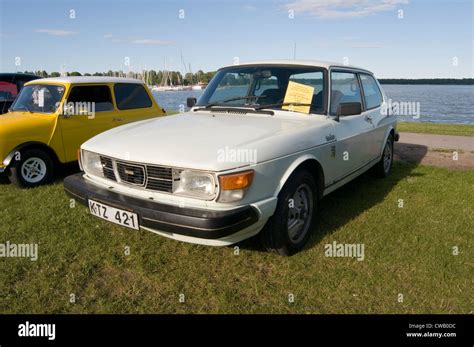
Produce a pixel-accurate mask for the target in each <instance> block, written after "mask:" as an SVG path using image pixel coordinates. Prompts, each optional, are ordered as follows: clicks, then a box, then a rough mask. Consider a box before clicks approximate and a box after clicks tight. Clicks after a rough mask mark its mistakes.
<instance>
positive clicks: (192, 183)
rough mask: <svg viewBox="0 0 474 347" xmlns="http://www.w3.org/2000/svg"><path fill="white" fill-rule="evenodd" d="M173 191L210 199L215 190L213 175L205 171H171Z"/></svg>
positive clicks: (178, 193)
mask: <svg viewBox="0 0 474 347" xmlns="http://www.w3.org/2000/svg"><path fill="white" fill-rule="evenodd" d="M173 177H174V178H176V179H174V182H173V193H174V194H177V195H183V196H189V197H194V198H199V199H211V198H213V197H214V195H215V192H216V182H215V180H214V176H213V175H212V174H210V173H207V172H200V171H193V170H182V171H175V172H174V173H173Z"/></svg>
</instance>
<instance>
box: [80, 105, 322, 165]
mask: <svg viewBox="0 0 474 347" xmlns="http://www.w3.org/2000/svg"><path fill="white" fill-rule="evenodd" d="M291 115H292V113H289V114H288V115H287V116H285V117H281V116H270V115H266V114H265V115H261V114H256V115H255V114H251V115H249V114H247V115H235V114H223V113H220V114H219V113H216V114H213V113H210V112H207V111H203V112H188V113H184V114H179V115H173V116H167V117H159V118H154V119H151V120H146V121H141V122H136V123H132V124H128V125H124V126H121V127H118V128H114V129H111V130H109V131H106V132H104V133H102V134H100V135H98V136H96V137H94V138H92V139H90V140H89V141H87V142H85V143H84V144H83V145H82V148H83V149H85V150H89V151H92V152H97V153H100V154H103V155H107V156H111V157H113V158H117V159H121V160H129V161H133V162H140V163H148V164H157V165H163V166H173V167H183V168H193V169H199V170H211V171H222V170H228V169H232V168H236V167H242V166H246V165H249V164H256V163H258V162H262V161H266V160H270V159H274V158H276V157H279V156H283V155H287V154H291V153H294V152H296V151H298V150H301V149H305V148H309V147H311V146H314V145H317V144H320V143H324V142H326V139H325V137H324V136H321V137H319V138H318V137H317V136H313V138H312V139H311V136H304V135H303V134H302V133H304V132H307V131H311V129H314V126H318V125H319V126H322V127H324V124H325V123H324V122H322V121H319V122H318V121H315V118H321V119H323V118H324V117H321V116H308V118H306V117H302V115H301V114H294V115H293V116H291ZM308 139H309V140H308Z"/></svg>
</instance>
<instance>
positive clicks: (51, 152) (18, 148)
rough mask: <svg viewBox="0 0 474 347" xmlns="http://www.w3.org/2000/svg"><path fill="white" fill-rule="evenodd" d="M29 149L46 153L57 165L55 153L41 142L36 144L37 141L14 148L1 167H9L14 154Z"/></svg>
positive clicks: (57, 159)
mask: <svg viewBox="0 0 474 347" xmlns="http://www.w3.org/2000/svg"><path fill="white" fill-rule="evenodd" d="M30 148H36V149H41V150H43V151H45V152H46V153H48V154H49V155H50V157H51V159H52V160H53V162H54V164H55V165H57V164H58V163H59V158H58V155H57V154H56V152H55V151H54V150H53V149H52V148H51V147H49V146H48V145H47V144H45V143H43V142H37V141H29V142H25V143H22V144H21V145H18V146H16V147H15V148H14V149H13V150H12V151H11V152H10V153H9V154H8V155H7V156H6V158H5V159H4V160H3V165H5V166H9V165H10V164H11V162H12V160H13V158H14V157H15V154H16V153H18V152H21V151H24V150H25V149H30Z"/></svg>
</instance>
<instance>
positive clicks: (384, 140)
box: [380, 125, 395, 155]
mask: <svg viewBox="0 0 474 347" xmlns="http://www.w3.org/2000/svg"><path fill="white" fill-rule="evenodd" d="M390 135H392V137H393V140H394V141H395V128H394V127H393V126H392V125H390V126H389V127H388V128H387V131H386V134H385V136H384V138H383V142H382V148H381V149H380V155H382V154H383V150H384V148H385V144H386V143H387V140H388V137H389V136H390Z"/></svg>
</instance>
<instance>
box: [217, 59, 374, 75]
mask: <svg viewBox="0 0 474 347" xmlns="http://www.w3.org/2000/svg"><path fill="white" fill-rule="evenodd" d="M247 65H249V66H250V65H295V66H314V67H322V68H325V69H329V68H341V69H352V70H359V71H363V72H367V73H370V74H372V72H370V71H369V70H366V69H363V68H360V67H357V66H353V65H344V64H341V63H336V62H331V61H323V60H296V59H293V60H291V59H286V60H285V59H282V60H259V61H251V62H245V63H239V64H235V65H228V66H226V67H231V66H247Z"/></svg>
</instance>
